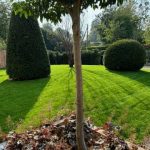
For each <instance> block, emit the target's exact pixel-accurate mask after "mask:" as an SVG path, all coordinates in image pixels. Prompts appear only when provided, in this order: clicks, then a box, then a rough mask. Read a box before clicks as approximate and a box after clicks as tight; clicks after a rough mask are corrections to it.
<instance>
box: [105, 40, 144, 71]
mask: <svg viewBox="0 0 150 150" xmlns="http://www.w3.org/2000/svg"><path fill="white" fill-rule="evenodd" d="M145 61H146V53H145V49H144V47H143V46H142V45H141V44H140V43H139V42H137V41H134V40H129V39H126V40H119V41H116V42H115V43H113V44H112V45H111V46H110V47H108V49H107V50H106V51H105V54H104V65H105V66H106V68H108V69H111V70H132V71H134V70H139V69H141V68H142V67H143V66H144V64H145Z"/></svg>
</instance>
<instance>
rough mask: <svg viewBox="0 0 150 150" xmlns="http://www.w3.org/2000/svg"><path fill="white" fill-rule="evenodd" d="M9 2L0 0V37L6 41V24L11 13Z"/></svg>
mask: <svg viewBox="0 0 150 150" xmlns="http://www.w3.org/2000/svg"><path fill="white" fill-rule="evenodd" d="M10 10H11V8H10V4H9V3H8V2H7V1H0V38H1V39H3V40H4V41H5V42H6V39H7V33H8V24H9V20H10V13H11V11H10Z"/></svg>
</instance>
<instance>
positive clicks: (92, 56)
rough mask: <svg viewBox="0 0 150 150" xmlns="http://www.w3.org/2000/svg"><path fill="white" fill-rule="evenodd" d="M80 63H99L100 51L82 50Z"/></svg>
mask: <svg viewBox="0 0 150 150" xmlns="http://www.w3.org/2000/svg"><path fill="white" fill-rule="evenodd" d="M81 56H82V64H85V65H99V64H101V53H100V52H98V51H96V50H95V51H83V52H82V55H81Z"/></svg>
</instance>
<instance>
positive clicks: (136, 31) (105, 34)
mask: <svg viewBox="0 0 150 150" xmlns="http://www.w3.org/2000/svg"><path fill="white" fill-rule="evenodd" d="M136 10H137V9H136V4H135V3H134V2H133V1H132V2H130V3H129V4H125V5H124V6H121V7H120V8H117V7H112V8H106V9H105V10H103V12H102V13H100V14H99V15H98V16H97V17H96V19H95V20H94V21H93V25H95V26H94V27H93V29H92V32H91V34H93V31H94V30H95V36H96V35H97V34H98V35H99V41H101V42H102V43H104V44H110V43H112V42H114V41H116V40H119V39H125V38H128V39H135V40H138V41H139V42H143V41H144V37H143V29H142V28H141V27H140V24H141V17H140V16H139V15H137V12H136Z"/></svg>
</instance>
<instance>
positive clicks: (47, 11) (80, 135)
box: [14, 0, 123, 150]
mask: <svg viewBox="0 0 150 150" xmlns="http://www.w3.org/2000/svg"><path fill="white" fill-rule="evenodd" d="M98 2H99V3H98ZM115 3H117V4H121V3H123V0H106V1H104V0H97V1H95V0H66V1H64V0H51V1H49V0H45V1H39V0H35V1H30V0H26V1H25V2H22V3H21V4H18V3H14V6H15V8H16V10H17V11H16V12H17V13H19V12H21V13H22V14H24V15H26V14H30V13H31V12H32V13H33V14H34V15H36V16H40V17H41V19H42V18H44V17H45V18H47V19H50V20H51V21H53V22H55V23H56V22H58V21H61V16H62V15H65V14H69V15H70V16H71V19H72V30H73V50H74V63H75V71H76V94H77V95H76V105H77V111H76V117H77V124H76V126H77V130H76V138H77V145H78V150H85V149H86V145H85V142H84V132H83V121H84V119H83V87H82V70H81V50H80V14H81V12H82V11H83V10H84V9H86V8H87V7H89V6H92V7H93V8H98V5H99V6H101V7H107V6H108V5H113V4H115ZM18 5H19V8H22V9H17V8H18Z"/></svg>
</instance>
